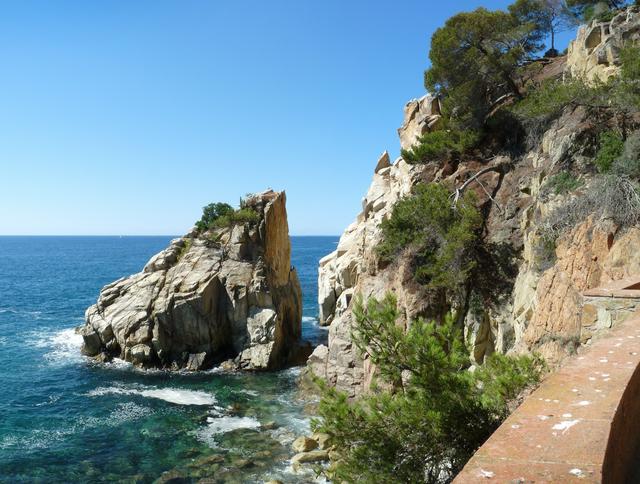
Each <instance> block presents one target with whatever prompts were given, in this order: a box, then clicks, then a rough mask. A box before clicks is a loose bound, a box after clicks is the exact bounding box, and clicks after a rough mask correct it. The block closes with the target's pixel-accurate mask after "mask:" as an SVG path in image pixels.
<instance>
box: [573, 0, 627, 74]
mask: <svg viewBox="0 0 640 484" xmlns="http://www.w3.org/2000/svg"><path fill="white" fill-rule="evenodd" d="M639 40H640V7H637V6H633V7H630V8H628V9H626V10H624V11H622V12H620V13H618V14H617V15H616V16H615V17H613V19H612V20H611V21H609V22H599V21H597V20H594V21H592V22H591V23H589V24H588V25H583V26H582V27H580V28H579V29H578V35H577V37H576V39H575V40H574V41H573V42H571V43H570V44H569V49H568V56H567V72H568V73H569V74H570V75H572V76H573V77H579V78H583V79H587V80H588V81H602V82H606V81H607V79H609V78H610V77H611V76H615V75H616V74H617V73H618V71H619V69H620V48H621V46H623V45H625V43H627V42H638V41H639Z"/></svg>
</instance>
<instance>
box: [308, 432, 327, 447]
mask: <svg viewBox="0 0 640 484" xmlns="http://www.w3.org/2000/svg"><path fill="white" fill-rule="evenodd" d="M311 438H312V439H313V440H315V441H316V442H317V443H318V448H319V449H320V450H328V449H329V448H330V447H331V437H330V436H329V434H324V433H321V432H315V433H314V434H313V435H312V436H311Z"/></svg>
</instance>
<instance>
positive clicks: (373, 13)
mask: <svg viewBox="0 0 640 484" xmlns="http://www.w3.org/2000/svg"><path fill="white" fill-rule="evenodd" d="M508 3H510V2H508V1H500V0H485V1H474V0H456V1H446V2H442V1H440V2H435V1H427V0H422V1H414V0H396V1H372V0H348V1H347V0H323V1H320V2H318V1H313V2H312V1H307V0H270V1H268V2H267V1H264V0H255V1H248V0H240V1H237V0H236V1H225V2H223V1H217V0H207V1H204V0H202V1H200V0H174V1H166V0H136V1H135V2H130V1H101V2H94V1H92V2H87V1H79V0H78V1H64V0H58V1H56V2H51V1H48V0H47V1H39V2H36V1H30V0H24V1H20V2H3V3H1V4H0V8H1V10H0V62H2V74H1V75H0V235H110V234H113V235H168V234H171V235H174V234H182V233H184V232H186V231H187V230H188V229H189V228H190V227H191V226H192V225H193V223H194V222H195V221H196V220H197V219H198V218H199V217H200V214H201V209H202V207H203V206H204V205H206V204H207V203H210V202H214V201H225V202H228V203H231V204H234V205H237V203H238V200H239V198H240V197H241V196H243V195H245V194H246V193H250V192H258V191H262V190H265V189H266V188H273V189H276V190H286V193H287V207H288V212H289V228H290V232H291V234H292V235H338V234H340V233H341V232H342V231H343V230H344V228H345V227H346V226H347V225H348V224H349V223H351V222H352V221H353V219H354V218H355V216H356V215H357V213H358V211H359V210H360V207H361V200H362V197H363V196H364V195H365V193H366V190H367V188H368V186H369V183H370V182H371V178H372V176H373V169H374V167H375V164H376V161H377V159H378V157H379V156H380V154H381V153H382V152H383V151H384V150H388V151H389V153H390V154H391V156H392V157H396V156H397V155H398V153H399V142H398V137H397V128H398V127H399V126H400V124H401V123H402V108H403V106H404V104H405V103H406V102H407V101H408V100H409V99H411V98H415V97H420V96H422V95H424V94H425V90H424V86H423V71H424V69H425V68H426V67H428V51H429V39H430V37H431V35H432V33H433V32H434V31H435V30H436V29H437V28H438V27H439V26H441V25H442V24H443V23H444V21H445V20H446V19H447V18H448V17H450V16H452V15H454V14H455V13H457V12H459V11H464V10H471V9H474V8H476V7H478V6H485V7H487V8H490V9H496V8H504V7H506V5H508ZM568 36H569V35H568V34H565V35H564V36H563V38H561V40H560V42H559V47H561V48H564V47H565V46H566V43H567V38H568Z"/></svg>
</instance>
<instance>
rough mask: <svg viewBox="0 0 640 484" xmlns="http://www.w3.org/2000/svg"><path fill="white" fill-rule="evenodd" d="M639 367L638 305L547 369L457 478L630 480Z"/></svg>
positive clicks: (610, 293) (622, 285) (609, 289)
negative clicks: (550, 370) (554, 367)
mask: <svg viewBox="0 0 640 484" xmlns="http://www.w3.org/2000/svg"><path fill="white" fill-rule="evenodd" d="M629 281H631V282H629ZM636 283H640V278H637V277H636V278H632V279H627V280H625V281H617V283H612V284H610V285H607V286H604V287H603V288H598V289H595V290H590V291H587V292H586V293H585V295H593V296H601V295H606V297H630V295H629V293H630V292H633V293H636V292H638V293H640V290H636V289H635V288H633V289H627V288H628V287H629V286H634V285H635V284H636ZM618 292H624V294H625V296H617V295H616V294H617V293H618ZM633 297H636V296H633ZM639 367H640V311H638V312H636V313H634V314H632V315H631V316H629V317H628V318H627V319H626V320H625V321H623V322H621V323H619V324H617V325H616V326H615V327H614V328H613V329H611V330H609V331H607V332H606V333H602V334H601V335H599V336H597V337H594V339H593V340H592V342H591V344H590V345H589V346H587V347H582V348H581V349H580V351H579V353H578V355H576V356H574V357H572V358H570V359H569V360H568V361H567V362H566V364H565V365H564V366H563V367H561V368H560V369H559V370H557V371H556V372H554V373H552V374H550V375H548V376H547V377H546V378H545V379H544V381H543V382H542V384H541V385H540V386H539V387H538V388H537V389H536V390H535V391H534V392H533V393H532V394H531V395H529V397H527V398H526V399H525V400H524V402H523V403H522V404H521V405H520V406H519V407H518V408H517V409H516V410H515V411H514V412H513V413H512V414H511V415H510V416H509V417H508V418H507V419H506V420H505V422H504V423H503V424H502V425H501V426H500V427H499V428H498V430H496V432H494V434H493V435H492V436H491V437H490V438H489V439H488V440H487V441H486V442H485V443H484V444H483V445H482V446H481V447H480V449H478V451H477V452H476V453H475V455H474V456H473V457H472V458H471V460H470V461H469V462H468V463H467V465H466V466H465V467H464V469H463V470H462V471H461V472H460V474H459V475H458V476H457V477H456V478H455V480H454V483H457V484H462V483H475V482H509V483H530V482H563V483H564V482H582V483H584V482H629V480H628V479H629V472H632V471H633V470H634V469H633V467H634V465H637V464H636V462H637V461H636V456H637V451H638V445H637V444H638V441H639V439H640V368H639Z"/></svg>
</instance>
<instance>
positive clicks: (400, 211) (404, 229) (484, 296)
mask: <svg viewBox="0 0 640 484" xmlns="http://www.w3.org/2000/svg"><path fill="white" fill-rule="evenodd" d="M477 205H478V201H477V198H476V196H475V194H474V192H472V191H465V192H464V193H463V194H462V196H461V197H460V199H459V200H457V201H456V202H454V194H452V193H451V192H450V191H449V190H448V189H447V188H446V187H444V186H443V185H441V184H438V183H429V184H419V185H417V186H416V187H415V189H414V192H413V193H412V194H411V196H409V197H406V198H404V199H402V200H400V201H399V202H398V203H397V204H396V205H395V206H394V207H393V211H392V213H391V216H390V217H389V218H388V219H385V220H383V222H382V225H381V228H382V234H383V239H382V242H381V243H380V245H379V246H378V247H377V251H378V254H379V256H380V258H381V260H382V261H383V262H384V263H392V262H393V260H395V259H397V258H398V257H399V256H400V255H401V254H404V255H405V256H408V257H409V258H410V260H411V265H412V267H411V270H412V272H413V275H414V279H415V281H416V282H418V283H419V284H421V285H422V286H423V287H424V288H425V291H426V294H427V295H428V296H429V300H430V306H431V308H432V314H433V315H434V316H436V317H438V318H439V319H442V318H443V317H444V315H445V314H446V313H448V312H449V311H450V310H451V307H452V305H454V306H456V307H457V308H458V310H459V312H460V314H463V315H464V314H466V312H467V310H468V308H469V304H470V302H471V300H472V298H475V299H476V300H478V301H479V302H480V303H482V304H483V305H484V306H486V307H491V306H493V305H494V304H495V303H496V302H498V301H499V300H500V298H501V297H502V296H503V295H504V294H505V293H507V292H508V290H509V289H510V288H511V280H512V279H513V277H515V267H514V265H513V254H511V253H509V251H508V250H505V247H497V246H496V245H495V244H490V243H488V242H487V241H485V240H484V239H483V236H482V229H483V216H482V213H481V210H480V209H479V208H478V206H477Z"/></svg>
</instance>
